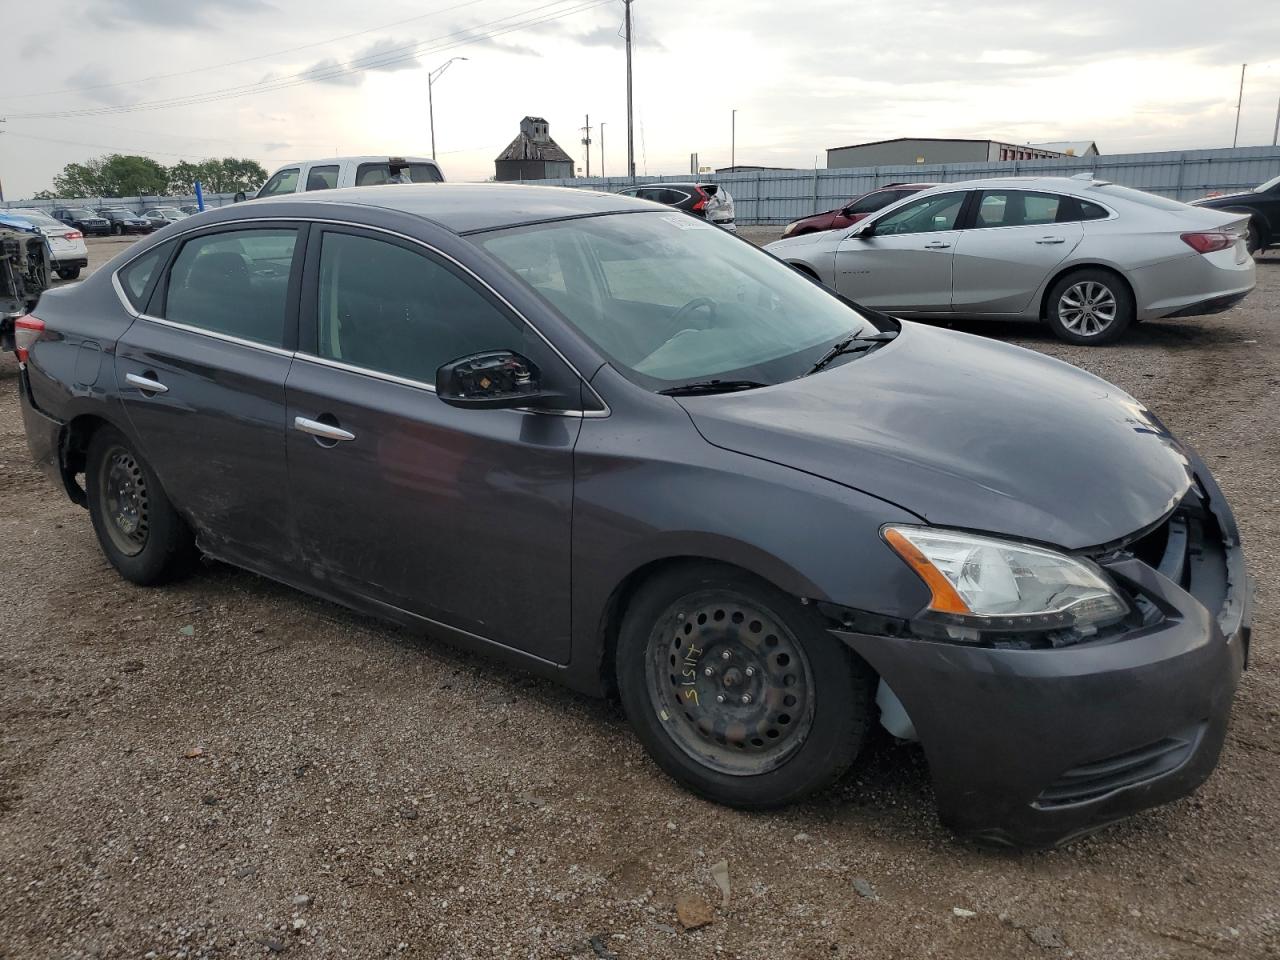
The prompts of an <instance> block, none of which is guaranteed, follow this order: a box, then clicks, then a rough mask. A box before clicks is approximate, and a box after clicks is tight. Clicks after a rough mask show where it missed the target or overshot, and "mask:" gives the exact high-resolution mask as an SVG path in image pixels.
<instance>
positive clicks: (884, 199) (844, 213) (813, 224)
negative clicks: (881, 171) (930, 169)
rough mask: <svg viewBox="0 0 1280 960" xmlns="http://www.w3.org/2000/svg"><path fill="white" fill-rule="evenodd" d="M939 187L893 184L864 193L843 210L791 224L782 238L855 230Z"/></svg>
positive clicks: (932, 185) (931, 184) (932, 184)
mask: <svg viewBox="0 0 1280 960" xmlns="http://www.w3.org/2000/svg"><path fill="white" fill-rule="evenodd" d="M936 186H937V184H936V183H891V184H889V185H888V186H886V187H881V188H880V189H879V190H872V191H871V192H870V193H864V194H863V195H862V196H860V197H858V199H856V200H850V201H849V202H848V203H846V204H845V205H844V206H843V207H837V208H836V209H835V210H828V211H827V212H826V213H815V214H814V215H813V216H812V217H805V218H804V219H803V220H795V221H793V222H791V223H789V224H787V228H786V229H785V230H783V231H782V236H783V238H786V237H798V236H800V234H802V233H817V232H818V231H820V230H839V229H840V228H841V227H851V226H853V225H854V224H855V223H857V222H858V221H859V220H861V219H862V218H863V217H865V216H867V215H868V214H872V213H875V212H876V211H877V210H881V209H883V208H885V207H887V206H888V205H889V204H891V203H895V202H897V201H898V200H901V199H902V198H903V197H906V196H910V195H911V194H913V193H919V192H920V191H921V190H928V189H929V188H930V187H936Z"/></svg>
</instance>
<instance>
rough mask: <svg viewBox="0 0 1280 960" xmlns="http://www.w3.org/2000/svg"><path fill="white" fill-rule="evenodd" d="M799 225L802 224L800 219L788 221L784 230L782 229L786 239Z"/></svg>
mask: <svg viewBox="0 0 1280 960" xmlns="http://www.w3.org/2000/svg"><path fill="white" fill-rule="evenodd" d="M798 226H800V221H799V220H794V221H792V222H791V223H788V224H787V225H786V227H785V228H783V231H782V236H783V238H784V239H785V238H786V237H789V236H791V234H792V233H794V232H795V229H796V227H798Z"/></svg>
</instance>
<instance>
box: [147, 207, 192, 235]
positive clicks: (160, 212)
mask: <svg viewBox="0 0 1280 960" xmlns="http://www.w3.org/2000/svg"><path fill="white" fill-rule="evenodd" d="M142 216H143V217H144V218H145V219H146V220H148V221H150V223H151V227H152V229H153V230H159V229H160V228H161V227H167V226H168V225H169V224H171V223H177V222H178V221H179V220H185V219H187V217H189V216H190V214H188V213H183V212H182V211H181V210H179V209H178V208H177V207H150V208H148V209H146V210H143V211H142Z"/></svg>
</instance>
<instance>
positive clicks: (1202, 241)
mask: <svg viewBox="0 0 1280 960" xmlns="http://www.w3.org/2000/svg"><path fill="white" fill-rule="evenodd" d="M1182 242H1183V243H1185V244H1186V245H1187V246H1188V247H1190V248H1191V249H1192V250H1194V251H1195V252H1196V253H1213V252H1214V251H1215V250H1226V249H1227V248H1228V247H1231V246H1234V245H1235V242H1236V239H1235V237H1233V236H1231V234H1229V233H1184V234H1183V235H1182Z"/></svg>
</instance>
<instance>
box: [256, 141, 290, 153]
mask: <svg viewBox="0 0 1280 960" xmlns="http://www.w3.org/2000/svg"><path fill="white" fill-rule="evenodd" d="M292 146H293V144H292V143H264V144H263V145H262V152H263V153H279V152H280V151H281V150H288V149H289V148H290V147H292Z"/></svg>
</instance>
